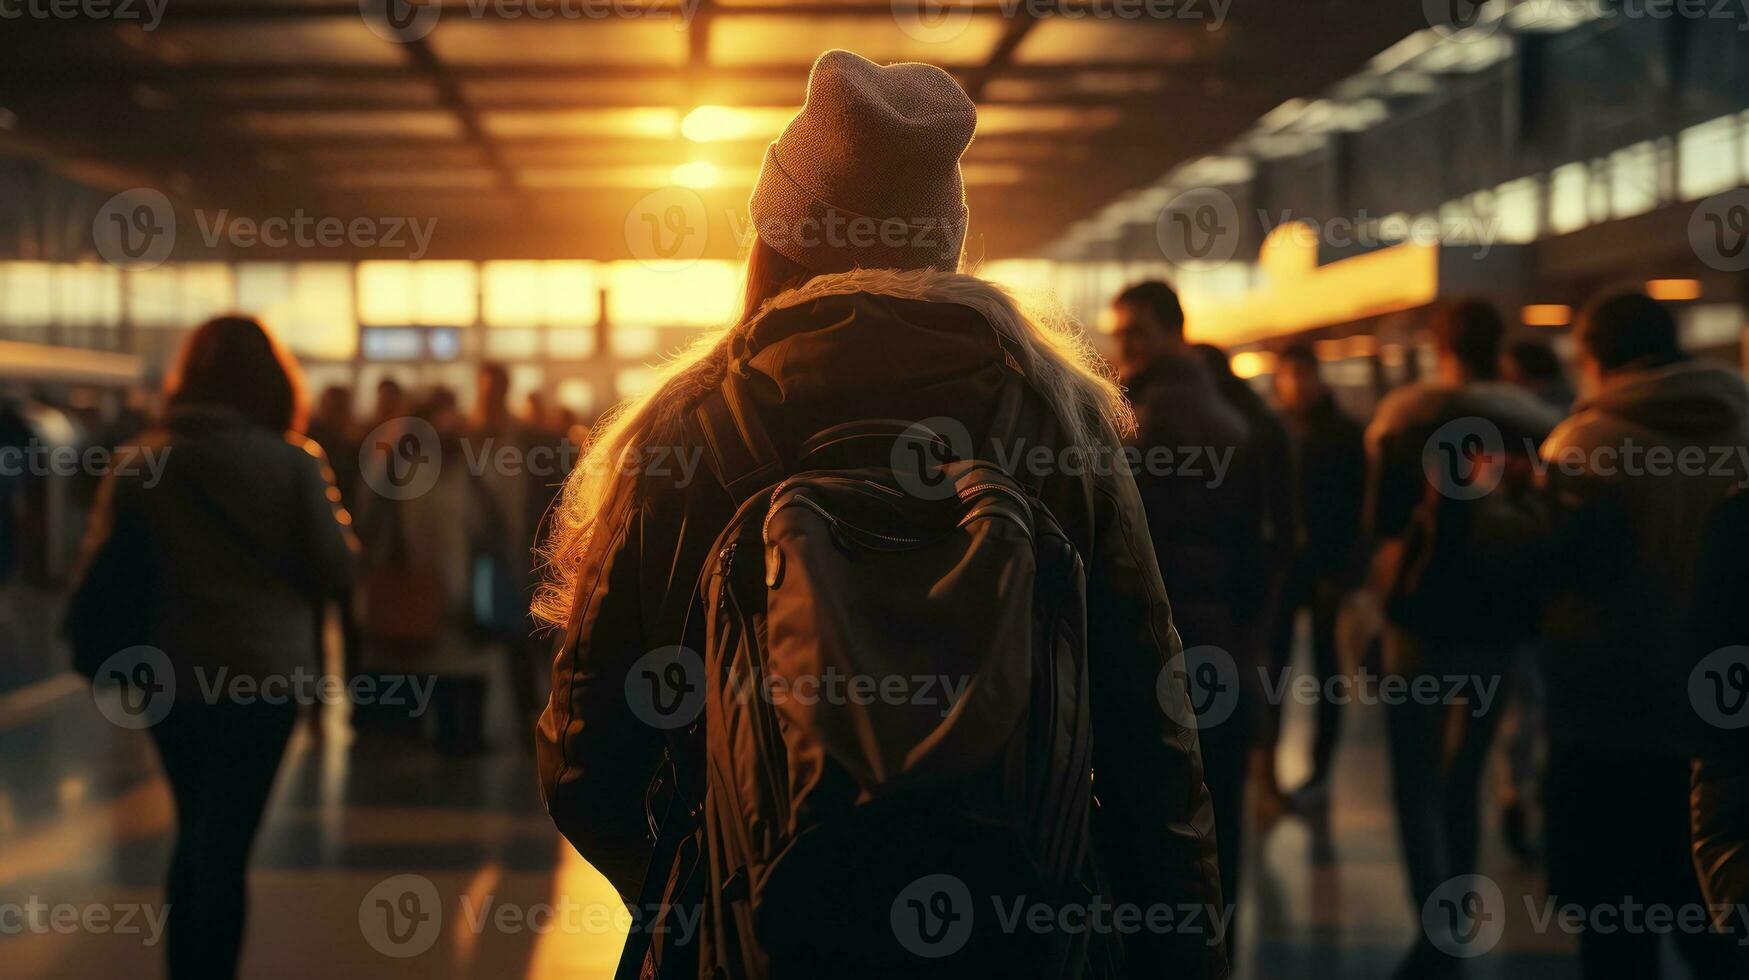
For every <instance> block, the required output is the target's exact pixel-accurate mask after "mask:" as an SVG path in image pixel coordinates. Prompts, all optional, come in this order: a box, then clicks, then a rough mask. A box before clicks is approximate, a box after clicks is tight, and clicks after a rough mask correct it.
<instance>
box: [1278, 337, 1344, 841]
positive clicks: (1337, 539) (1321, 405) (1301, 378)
mask: <svg viewBox="0 0 1749 980" xmlns="http://www.w3.org/2000/svg"><path fill="white" fill-rule="evenodd" d="M1275 394H1276V399H1277V400H1278V402H1279V403H1280V405H1281V418H1282V422H1283V423H1284V424H1285V425H1286V427H1287V434H1288V445H1289V447H1290V448H1289V453H1288V456H1287V458H1288V459H1289V461H1290V462H1289V467H1290V470H1291V479H1290V481H1289V483H1290V486H1291V487H1292V494H1293V512H1294V514H1295V517H1296V520H1295V522H1294V526H1295V527H1296V528H1298V531H1299V533H1298V536H1297V538H1296V540H1295V541H1294V544H1293V557H1292V562H1291V571H1290V572H1289V574H1288V578H1287V586H1286V588H1285V589H1284V590H1283V596H1282V601H1281V608H1280V612H1279V615H1278V617H1277V619H1276V629H1275V635H1274V637H1273V638H1272V642H1271V653H1272V664H1273V666H1274V668H1275V669H1276V670H1277V671H1282V670H1285V669H1286V668H1287V666H1288V664H1289V663H1290V661H1291V657H1292V653H1293V638H1294V625H1295V619H1296V618H1297V617H1298V614H1299V611H1300V610H1301V609H1305V610H1306V611H1307V612H1308V614H1309V616H1310V619H1311V628H1312V633H1311V639H1312V670H1313V675H1314V676H1315V677H1316V678H1317V680H1318V689H1319V690H1320V691H1328V690H1330V689H1331V688H1330V687H1329V686H1328V685H1329V682H1330V680H1331V679H1332V678H1334V677H1338V676H1340V675H1341V674H1342V658H1341V656H1340V655H1339V651H1338V649H1337V646H1336V617H1337V612H1338V611H1339V610H1340V609H1341V606H1342V599H1343V596H1344V595H1345V594H1346V593H1347V592H1348V590H1349V589H1351V588H1352V587H1353V585H1354V583H1355V578H1356V573H1357V571H1358V566H1359V562H1360V558H1361V554H1362V536H1361V503H1362V501H1363V499H1364V498H1365V495H1366V444H1365V439H1364V436H1363V429H1362V428H1361V425H1360V423H1358V422H1356V421H1354V420H1353V419H1351V418H1349V417H1348V415H1347V414H1346V413H1344V412H1343V411H1342V409H1341V408H1339V407H1338V406H1337V404H1336V398H1335V396H1334V395H1333V394H1331V392H1330V387H1329V385H1327V384H1325V383H1324V378H1323V375H1322V374H1321V373H1320V372H1319V368H1318V358H1317V356H1316V355H1315V354H1314V353H1313V350H1312V348H1311V346H1309V345H1306V344H1299V345H1295V346H1293V347H1289V348H1288V349H1286V350H1284V351H1282V352H1281V354H1280V355H1279V356H1278V358H1277V361H1276V369H1275ZM1270 715H1271V724H1270V725H1269V732H1270V735H1271V738H1270V739H1269V744H1268V750H1269V755H1270V757H1271V758H1273V756H1274V753H1275V738H1274V736H1275V735H1277V734H1278V733H1279V728H1280V718H1281V708H1280V706H1279V705H1277V706H1273V707H1272V710H1271V712H1270ZM1341 723H1342V705H1341V703H1340V701H1339V700H1338V699H1335V698H1329V697H1324V698H1320V699H1319V700H1318V709H1317V728H1316V731H1317V734H1316V735H1315V736H1314V737H1313V741H1312V771H1311V775H1310V776H1309V777H1307V779H1306V781H1305V783H1304V784H1302V785H1301V786H1299V787H1298V788H1296V789H1295V790H1294V791H1293V793H1292V794H1291V797H1290V799H1291V800H1292V801H1293V802H1294V804H1295V807H1296V809H1299V810H1302V811H1306V810H1310V809H1315V808H1317V807H1318V806H1319V805H1321V804H1323V803H1325V802H1327V800H1328V796H1327V790H1328V787H1327V780H1328V779H1329V777H1330V767H1331V763H1332V761H1333V760H1334V758H1335V756H1336V744H1337V738H1338V736H1339V735H1340V731H1341Z"/></svg>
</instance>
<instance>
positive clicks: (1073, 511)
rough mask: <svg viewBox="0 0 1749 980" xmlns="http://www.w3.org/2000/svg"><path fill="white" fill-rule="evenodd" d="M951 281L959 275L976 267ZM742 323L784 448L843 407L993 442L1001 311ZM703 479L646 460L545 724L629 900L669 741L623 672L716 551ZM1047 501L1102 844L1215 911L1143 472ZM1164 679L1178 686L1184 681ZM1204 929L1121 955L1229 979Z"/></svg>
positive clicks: (609, 532)
mask: <svg viewBox="0 0 1749 980" xmlns="http://www.w3.org/2000/svg"><path fill="white" fill-rule="evenodd" d="M952 278H953V279H954V281H957V282H959V283H960V284H961V286H960V287H959V288H963V284H964V283H965V282H967V281H970V280H969V279H968V278H967V277H952ZM825 282H826V281H825V280H816V281H815V283H814V284H811V285H810V291H812V290H815V289H821V288H822V285H823V284H824V283H825ZM826 288H827V289H829V288H830V287H829V286H827V287H826ZM742 335H743V337H745V344H746V350H747V351H748V353H749V354H750V359H749V360H748V375H749V377H750V379H751V382H752V384H751V387H752V389H753V390H754V392H755V393H756V396H757V397H758V398H759V400H760V401H761V402H762V403H763V406H764V410H765V411H764V419H763V420H764V423H765V427H766V428H767V429H768V430H770V431H771V433H772V435H773V438H774V439H775V440H777V441H779V442H780V443H786V444H787V445H789V446H794V445H795V444H796V443H799V442H800V441H801V440H803V439H805V438H806V437H807V436H808V435H811V434H813V433H814V432H817V431H820V430H822V429H825V428H828V427H831V426H833V425H836V424H840V423H843V422H847V421H853V420H857V419H926V418H932V417H937V416H945V417H948V418H952V419H960V420H965V424H966V428H967V429H968V430H969V432H970V434H971V435H972V436H973V437H974V438H978V439H980V440H981V439H982V438H983V437H984V432H983V431H982V430H983V429H985V428H987V427H988V425H989V424H990V419H989V418H988V416H989V414H990V413H991V412H992V409H993V406H994V405H995V395H996V393H997V392H998V390H999V386H1000V385H1001V384H1002V383H1003V381H1004V378H1005V377H1006V376H1007V375H1008V373H1009V372H1008V371H1007V369H1006V368H1005V367H1004V366H1003V360H1002V358H1003V351H1002V348H1001V347H1000V346H999V345H998V343H997V340H996V332H995V329H994V328H993V327H992V325H991V323H990V322H989V321H988V320H986V319H985V318H984V316H983V315H982V314H980V313H978V312H977V311H975V310H974V309H972V308H971V307H968V306H961V305H955V304H951V303H947V302H927V301H922V300H910V299H896V298H891V297H886V296H880V295H873V294H870V293H866V292H858V293H846V294H838V295H825V296H824V297H823V298H817V299H813V300H809V301H805V302H802V303H800V304H799V305H795V306H791V307H788V308H785V309H780V310H777V311H775V312H773V313H770V314H768V315H766V316H765V317H764V318H762V319H759V320H757V321H755V322H754V324H753V326H752V327H751V328H742ZM1032 397H1033V398H1035V399H1036V398H1037V396H1036V395H1034V396H1032ZM1036 407H1042V401H1039V402H1037V403H1036ZM670 440H672V441H670ZM655 442H656V444H659V445H664V446H675V447H677V448H678V450H679V453H680V456H681V457H684V458H692V459H696V458H697V457H696V454H697V453H699V452H701V451H702V449H701V447H698V446H695V445H690V444H689V443H688V440H687V439H686V437H685V436H684V435H682V434H679V433H675V432H667V433H663V434H661V435H659V436H657V437H656V440H655ZM695 473H696V482H690V483H689V482H687V481H685V480H678V479H676V477H675V476H674V475H672V474H670V475H657V474H654V473H646V474H645V475H644V476H643V478H642V479H641V481H640V483H639V487H638V491H637V493H636V495H635V499H632V500H630V501H628V502H627V503H626V505H625V506H623V507H621V508H620V509H618V510H617V511H615V512H614V513H612V514H610V515H608V517H607V518H606V521H605V524H604V526H603V527H602V529H601V530H600V531H599V532H598V533H599V534H600V535H601V539H600V540H599V542H598V545H597V546H596V547H595V548H594V549H593V550H594V553H593V554H592V556H591V557H590V559H589V560H588V563H587V566H586V567H585V569H584V571H583V575H582V577H581V579H580V582H579V591H578V594H577V599H576V604H575V606H574V608H573V611H572V617H571V622H570V625H569V629H568V631H567V634H566V637H565V640H564V643H563V645H562V646H561V647H560V649H559V652H558V656H557V658H556V660H555V662H554V665H553V695H552V699H551V702H550V703H549V704H548V706H547V709H546V711H545V713H544V714H543V715H542V717H541V721H540V726H539V732H538V737H537V744H538V748H539V762H540V775H541V783H542V790H543V793H544V796H545V799H546V802H547V806H548V809H549V810H550V811H551V813H552V816H553V818H554V820H555V822H556V823H557V825H558V827H559V829H560V830H561V831H562V832H563V833H564V834H565V836H566V837H567V838H568V839H569V840H570V841H571V842H572V843H573V844H575V845H576V846H577V848H578V850H579V851H580V852H582V854H583V855H584V856H585V857H586V858H588V859H589V860H590V861H591V863H593V864H594V865H595V866H596V867H597V868H599V869H600V870H601V871H602V872H603V873H604V874H606V875H607V877H608V878H609V879H610V880H611V881H612V882H613V883H614V884H615V886H616V887H618V888H619V889H620V891H621V893H622V894H624V895H627V896H632V895H635V894H637V892H638V891H639V886H640V881H641V879H642V878H643V875H644V872H645V862H646V860H647V858H648V856H649V854H650V842H649V841H648V839H647V837H646V831H645V813H644V793H645V790H646V787H647V785H648V784H649V783H650V778H651V775H652V772H653V770H654V769H655V768H656V766H657V763H658V758H659V755H660V752H661V750H662V746H663V743H662V738H661V737H660V735H659V734H658V733H657V732H656V731H654V730H653V729H651V728H649V727H647V726H645V725H644V724H642V723H640V722H639V721H638V719H637V718H636V717H634V715H633V714H632V712H631V711H630V709H629V707H628V704H627V699H626V696H625V691H626V677H627V671H628V668H629V665H630V664H631V663H632V661H634V660H635V659H637V658H638V657H639V656H640V655H641V654H643V653H644V652H645V651H649V650H654V649H656V648H658V647H663V646H668V645H674V644H679V643H680V642H681V639H682V635H683V624H684V622H685V620H686V617H687V615H688V612H689V611H690V610H691V609H692V607H693V605H694V603H695V596H694V589H695V585H696V583H697V581H698V577H699V573H700V570H701V569H702V568H703V566H704V563H705V560H706V557H707V554H706V553H707V551H708V549H709V547H710V545H711V544H712V543H713V541H714V539H715V538H716V536H717V535H718V533H719V532H720V530H721V529H722V528H723V527H724V526H725V525H726V523H727V522H728V519H729V517H730V516H731V506H732V501H731V500H730V498H729V497H728V496H727V494H726V493H725V492H724V491H723V490H722V489H721V487H720V486H718V485H717V484H716V483H715V481H714V480H713V479H712V478H711V477H710V476H709V475H708V470H705V469H704V468H702V467H701V468H697V469H696V470H695ZM1042 496H1043V498H1044V499H1045V500H1046V502H1047V503H1048V505H1049V506H1050V507H1051V509H1052V512H1053V513H1054V514H1056V515H1057V517H1058V519H1059V520H1060V521H1062V522H1063V523H1064V524H1065V525H1066V527H1068V528H1069V529H1070V531H1069V533H1070V537H1071V538H1073V539H1074V540H1076V541H1078V542H1080V544H1081V546H1082V554H1083V556H1084V558H1085V561H1086V565H1087V569H1088V583H1087V588H1088V603H1089V611H1088V624H1089V658H1090V664H1091V671H1092V677H1091V682H1092V690H1093V712H1094V714H1093V728H1094V733H1095V741H1094V744H1095V749H1094V751H1095V757H1094V765H1095V771H1096V773H1097V779H1096V784H1095V791H1096V792H1097V794H1098V797H1099V802H1100V804H1101V805H1100V807H1099V809H1098V811H1097V816H1096V819H1095V827H1094V842H1095V848H1096V851H1097V853H1098V854H1099V855H1101V856H1102V858H1103V865H1104V868H1105V871H1106V874H1107V876H1108V878H1109V879H1110V882H1111V885H1112V891H1113V893H1114V894H1115V898H1116V900H1118V901H1121V902H1128V903H1137V904H1141V905H1143V906H1149V905H1152V904H1154V903H1192V904H1198V905H1201V904H1205V903H1212V904H1213V905H1215V906H1219V905H1220V903H1221V899H1220V892H1219V885H1218V879H1217V871H1216V863H1215V842H1214V831H1213V816H1212V810H1211V808H1210V805H1209V800H1208V794H1207V791H1206V790H1205V789H1204V787H1203V783H1202V764H1201V759H1200V753H1199V751H1198V746H1197V736H1196V732H1195V731H1194V730H1193V729H1187V728H1184V727H1182V726H1180V725H1178V724H1176V723H1175V722H1173V720H1172V719H1171V717H1169V716H1168V715H1167V713H1166V712H1165V711H1163V710H1162V709H1161V707H1160V705H1161V702H1160V701H1159V700H1157V698H1156V683H1157V681H1159V679H1160V677H1161V674H1162V669H1163V668H1165V666H1166V665H1167V662H1168V660H1169V659H1170V658H1171V657H1172V656H1173V655H1174V654H1175V653H1176V652H1177V651H1178V650H1179V642H1178V638H1177V635H1176V633H1175V632H1174V630H1173V626H1172V612H1171V609H1170V608H1169V607H1168V605H1167V601H1166V593H1165V591H1164V589H1163V588H1162V587H1161V584H1160V574H1159V571H1158V569H1157V568H1156V566H1155V561H1154V555H1153V551H1152V549H1151V548H1150V547H1149V542H1148V539H1147V536H1146V531H1145V527H1146V525H1145V523H1144V519H1143V516H1142V510H1141V502H1140V500H1139V498H1138V497H1137V494H1136V489H1135V484H1134V483H1133V481H1131V480H1130V479H1128V478H1127V477H1125V476H1123V475H1121V473H1119V474H1118V475H1111V476H1095V477H1092V478H1085V477H1078V476H1071V475H1068V474H1067V473H1056V474H1052V475H1049V476H1047V477H1046V478H1045V480H1044V483H1043V488H1042ZM1168 676H1169V677H1170V676H1171V675H1168ZM1171 683H1172V682H1171V681H1170V680H1168V681H1167V684H1168V685H1170V684H1171ZM1167 690H1168V692H1169V694H1168V695H1167V696H1177V697H1183V696H1184V694H1183V691H1182V688H1179V689H1178V690H1177V691H1176V692H1173V691H1172V689H1171V688H1170V686H1169V687H1168V688H1167ZM701 737H702V736H701ZM665 870H666V869H657V870H656V871H655V873H657V874H661V873H664V872H665ZM1206 939H1207V937H1206V936H1189V935H1142V936H1134V937H1126V938H1125V940H1124V941H1125V944H1126V954H1127V956H1128V957H1129V959H1130V960H1131V961H1132V962H1133V963H1135V964H1137V965H1138V968H1141V969H1148V970H1152V971H1155V972H1154V973H1152V974H1151V975H1158V971H1159V970H1161V969H1164V968H1165V967H1166V965H1168V964H1170V965H1171V967H1172V969H1173V971H1174V975H1177V976H1183V977H1190V978H1203V977H1218V976H1223V975H1225V962H1224V956H1223V953H1222V950H1221V949H1220V947H1219V944H1218V943H1217V944H1214V945H1210V944H1209V943H1208V942H1207V941H1206Z"/></svg>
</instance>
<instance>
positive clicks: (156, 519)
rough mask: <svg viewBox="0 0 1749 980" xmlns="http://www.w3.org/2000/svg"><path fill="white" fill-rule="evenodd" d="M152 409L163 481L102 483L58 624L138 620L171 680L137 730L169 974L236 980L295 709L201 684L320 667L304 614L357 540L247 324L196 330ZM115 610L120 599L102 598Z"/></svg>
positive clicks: (294, 385)
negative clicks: (153, 778)
mask: <svg viewBox="0 0 1749 980" xmlns="http://www.w3.org/2000/svg"><path fill="white" fill-rule="evenodd" d="M167 402H168V411H167V412H166V414H165V417H164V419H163V421H161V422H160V423H158V424H156V425H154V426H152V427H151V428H149V429H148V430H147V431H146V432H145V433H143V434H142V436H141V437H140V442H139V445H141V446H142V447H146V448H155V449H162V450H163V451H164V456H163V458H164V460H165V465H164V471H163V474H162V479H161V481H160V482H159V483H158V484H157V485H156V486H150V485H149V484H146V483H144V482H143V478H142V476H141V475H139V474H135V473H133V472H132V471H118V472H117V473H116V474H115V475H113V476H111V477H110V478H108V479H107V480H106V482H105V483H104V486H103V491H102V493H101V495H100V498H99V501H98V505H97V508H96V510H95V512H94V513H93V516H92V524H91V530H90V534H89V537H88V539H87V542H86V549H85V558H84V561H83V562H82V566H83V568H84V569H85V572H84V574H83V577H82V579H81V584H80V586H79V588H78V590H77V591H76V592H75V595H74V597H73V600H72V603H71V609H70V611H69V617H70V618H78V619H87V620H88V619H89V618H90V617H94V616H103V615H107V616H117V617H121V616H126V615H128V614H130V613H139V614H141V615H143V616H144V617H145V621H144V622H142V623H140V624H139V626H140V629H141V630H142V631H143V632H142V635H144V636H145V637H147V642H149V643H150V645H151V646H153V647H156V648H158V649H159V650H161V651H163V653H164V655H165V656H166V657H167V658H168V660H169V663H170V665H171V667H172V669H173V670H174V672H175V677H176V685H175V692H176V701H175V703H174V704H173V705H172V706H171V707H170V709H169V712H168V714H166V715H164V717H163V719H162V720H160V721H158V722H157V724H155V725H153V726H152V728H151V734H152V740H153V742H154V743H156V745H157V747H158V753H159V756H160V757H161V759H162V760H163V765H164V771H165V774H166V776H167V777H168V779H169V782H170V789H171V793H172V795H173V796H174V798H175V801H176V846H175V851H174V854H173V857H172V859H171V863H170V874H169V883H168V886H167V888H166V894H165V903H166V909H167V911H168V915H169V926H168V939H167V941H166V954H167V956H168V961H169V972H170V976H171V977H172V978H177V980H181V978H200V980H206V978H212V977H230V976H233V975H235V973H236V969H237V962H238V956H239V952H240V950H241V948H242V942H243V930H244V916H245V910H246V908H247V884H246V875H247V863H248V858H249V852H250V849H251V847H252V845H253V843H254V840H255V832H256V829H257V827H258V826H259V825H260V823H261V817H262V813H263V812H264V811H265V809H266V807H267V803H268V798H269V795H270V793H271V791H272V789H273V781H274V775H275V773H277V772H278V770H279V763H280V759H281V757H282V756H283V755H284V752H285V747H286V743H287V741H288V739H289V738H290V736H291V732H292V727H293V724H294V723H295V721H296V719H297V712H298V707H297V705H296V704H295V703H292V702H290V701H281V702H279V703H272V702H271V700H270V699H266V698H260V699H254V698H252V699H250V700H249V701H243V700H240V699H239V700H235V701H232V700H223V699H219V700H204V699H203V698H202V692H203V691H204V690H205V689H206V688H207V687H209V686H211V685H213V684H214V683H215V682H214V680H213V678H215V677H218V676H220V672H221V671H223V672H226V673H227V675H228V676H232V677H239V678H241V677H249V678H252V679H253V680H254V682H255V683H256V685H257V689H263V690H265V689H268V688H264V687H263V684H264V682H268V683H271V679H273V678H280V679H284V678H289V677H292V676H294V675H295V674H296V673H297V672H300V671H301V672H308V671H312V670H315V671H317V672H319V670H320V666H321V665H320V663H319V662H318V661H317V659H316V651H317V650H318V636H317V631H316V628H315V624H316V621H317V618H316V616H315V613H314V611H315V609H316V607H317V606H318V605H319V604H320V603H322V602H324V601H326V600H327V599H328V598H329V597H331V596H333V595H335V594H336V593H337V592H339V591H340V590H341V589H343V588H344V587H345V586H346V584H347V583H348V581H350V578H351V574H352V559H353V553H354V550H355V544H354V542H353V540H352V535H351V532H350V530H349V527H348V525H349V521H350V518H349V517H348V516H347V514H346V512H345V511H344V510H343V509H341V507H340V495H339V492H338V490H337V489H336V488H335V486H334V481H333V474H332V472H331V471H330V470H329V469H328V467H327V465H326V462H325V460H324V458H323V456H322V451H321V448H320V447H318V446H317V445H316V444H314V443H313V442H310V441H309V440H307V439H305V438H303V437H302V435H301V434H300V433H301V431H302V429H303V426H304V412H305V405H304V397H303V388H302V381H301V377H300V373H299V371H298V367H297V364H296V362H295V361H293V359H292V358H291V356H290V355H289V354H287V353H286V352H285V351H284V350H283V349H282V348H281V347H280V346H279V344H278V343H277V342H276V341H275V340H274V338H273V337H272V336H271V335H270V334H269V333H268V332H267V330H266V329H265V328H264V327H262V325H261V324H260V323H259V322H257V321H255V320H253V319H247V318H243V317H221V318H219V319H216V320H212V321H209V322H208V323H206V324H204V325H202V326H201V327H200V328H199V329H198V330H196V331H195V332H194V334H193V335H192V336H191V337H189V339H188V342H187V344H186V345H185V346H184V347H183V349H182V353H181V356H180V358H179V360H178V363H177V366H176V369H175V371H174V373H173V374H172V375H171V377H170V378H169V382H168V397H167ZM120 555H126V556H128V560H129V561H130V562H144V564H141V565H136V566H135V567H131V568H125V569H120V571H121V572H122V573H123V574H124V575H125V576H126V577H127V578H128V580H129V581H130V583H131V584H130V585H129V586H128V587H127V589H126V590H125V591H127V592H128V594H127V596H126V597H125V598H124V597H123V596H122V595H121V591H122V588H121V586H119V585H118V584H117V581H118V580H117V579H116V578H115V577H114V576H113V572H114V571H115V569H113V568H112V563H113V561H114V559H115V558H116V556H120ZM99 569H102V571H99ZM118 604H119V605H127V606H129V607H133V608H129V609H121V608H105V607H115V606H117V605H118ZM73 625H75V626H80V625H84V624H80V623H75V624H73ZM225 689H226V688H220V690H225Z"/></svg>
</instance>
